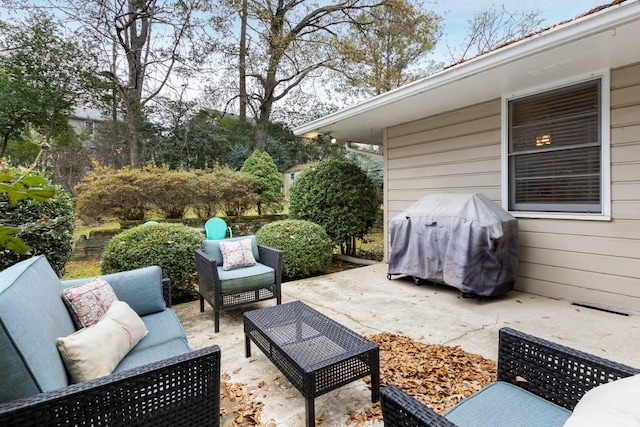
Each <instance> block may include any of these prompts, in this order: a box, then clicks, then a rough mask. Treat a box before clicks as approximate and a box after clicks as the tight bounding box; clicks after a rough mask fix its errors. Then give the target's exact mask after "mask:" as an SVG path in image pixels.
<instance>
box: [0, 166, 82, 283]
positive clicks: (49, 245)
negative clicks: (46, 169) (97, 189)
mask: <svg viewBox="0 0 640 427" xmlns="http://www.w3.org/2000/svg"><path fill="white" fill-rule="evenodd" d="M3 174H4V175H5V176H7V177H9V176H11V175H12V174H14V176H16V177H18V176H20V175H19V171H18V170H16V169H11V168H7V169H5V170H4V171H3ZM28 176H29V177H40V178H39V179H40V180H42V179H43V178H44V175H42V174H41V173H39V172H30V173H29V174H28ZM20 179H21V180H22V181H21V182H22V183H24V182H28V181H29V180H30V178H25V177H22V178H20ZM52 188H54V189H55V191H54V193H53V196H52V197H51V198H49V199H48V200H44V201H40V200H34V199H31V198H23V199H22V200H20V199H18V200H16V201H15V203H11V201H10V200H9V194H7V193H0V224H3V225H8V226H14V227H17V228H19V229H21V231H20V232H18V233H17V234H16V235H15V237H17V238H20V239H21V240H22V241H23V242H24V243H26V244H27V245H28V246H29V253H27V254H19V253H17V252H15V251H13V250H11V249H9V248H0V270H3V269H5V268H7V267H9V266H11V265H13V264H15V263H17V262H19V261H22V260H24V259H27V258H30V257H32V256H35V255H45V256H46V257H47V260H48V261H49V264H50V265H51V267H53V269H54V271H55V272H56V274H58V276H62V275H63V274H64V265H65V263H66V262H67V261H68V260H69V258H70V257H71V251H72V241H73V228H74V226H75V218H76V212H75V209H74V207H73V201H72V199H71V194H70V193H69V192H68V191H66V190H65V189H64V188H62V187H61V186H60V185H54V186H52ZM14 197H16V195H14Z"/></svg>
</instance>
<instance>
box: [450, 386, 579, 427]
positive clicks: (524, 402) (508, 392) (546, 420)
mask: <svg viewBox="0 0 640 427" xmlns="http://www.w3.org/2000/svg"><path fill="white" fill-rule="evenodd" d="M570 415H571V412H570V411H568V410H567V409H564V408H562V407H560V406H558V405H555V404H553V403H551V402H549V401H547V400H545V399H543V398H541V397H538V396H536V395H535V394H533V393H530V392H528V391H526V390H524V389H522V388H520V387H518V386H516V385H513V384H509V383H506V382H501V381H499V382H496V383H492V384H490V385H488V386H487V387H485V388H483V389H482V390H480V391H479V392H477V393H475V394H473V395H472V396H470V397H468V398H466V399H464V400H463V401H462V402H460V403H458V404H457V405H456V406H454V407H453V408H451V409H450V410H449V411H448V412H447V413H445V414H444V416H445V418H447V419H448V420H449V421H451V422H453V423H455V424H456V425H458V426H459V427H467V426H469V427H513V426H527V427H554V426H558V427H560V426H562V425H563V424H564V422H565V421H566V420H567V419H568V418H569V416H570Z"/></svg>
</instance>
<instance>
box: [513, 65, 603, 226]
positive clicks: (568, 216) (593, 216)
mask: <svg viewBox="0 0 640 427" xmlns="http://www.w3.org/2000/svg"><path fill="white" fill-rule="evenodd" d="M596 78H599V79H600V81H601V85H602V105H601V109H602V123H601V126H602V128H601V129H600V131H601V135H602V141H601V143H602V164H601V168H602V181H601V185H602V213H598V214H587V213H578V214H576V213H568V212H567V213H564V212H527V211H511V210H509V108H508V102H509V101H511V100H513V99H518V98H522V97H525V96H530V95H535V94H538V93H541V92H547V91H551V90H554V89H561V88H563V87H566V86H570V85H574V84H578V83H582V82H585V81H588V80H593V79H596ZM501 110H502V111H501V123H502V125H501V140H502V144H501V145H502V147H501V165H502V168H501V183H502V184H501V187H502V188H501V195H502V208H503V209H504V210H506V211H508V212H509V213H510V214H511V215H513V216H514V217H516V218H554V219H576V220H597V221H610V220H611V77H610V71H609V70H608V69H607V70H601V71H597V72H593V73H591V74H588V75H584V76H579V77H576V78H574V79H571V80H564V81H559V82H554V83H553V84H550V85H547V86H542V87H537V88H535V89H531V90H527V91H522V92H516V93H510V94H507V95H503V96H502V102H501Z"/></svg>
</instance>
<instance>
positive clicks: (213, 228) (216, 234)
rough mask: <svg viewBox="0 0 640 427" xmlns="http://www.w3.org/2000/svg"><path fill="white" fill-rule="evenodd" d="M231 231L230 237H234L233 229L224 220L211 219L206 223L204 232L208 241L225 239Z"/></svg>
mask: <svg viewBox="0 0 640 427" xmlns="http://www.w3.org/2000/svg"><path fill="white" fill-rule="evenodd" d="M227 231H229V237H233V232H232V231H231V227H229V226H228V225H227V223H226V222H224V220H223V219H222V218H209V219H208V220H207V222H205V223H204V232H205V234H206V235H207V239H208V240H216V239H224V238H225V237H226V235H227Z"/></svg>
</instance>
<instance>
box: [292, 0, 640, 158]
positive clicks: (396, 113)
mask: <svg viewBox="0 0 640 427" xmlns="http://www.w3.org/2000/svg"><path fill="white" fill-rule="evenodd" d="M639 43H640V0H631V1H626V2H623V3H619V4H617V5H612V6H610V7H608V8H605V9H603V10H600V11H598V12H594V13H591V14H588V15H586V16H583V17H580V18H577V19H575V20H573V21H569V22H567V23H563V24H560V25H557V26H555V27H552V28H550V29H548V30H546V31H543V32H541V33H538V34H535V35H533V36H530V37H528V38H526V39H523V40H520V41H518V42H515V43H512V44H509V45H507V46H505V47H502V48H500V49H497V50H495V51H492V52H490V53H487V54H484V55H481V56H478V57H476V58H474V59H471V60H468V61H466V62H463V63H461V64H458V65H456V66H453V67H451V68H447V69H444V70H442V71H440V72H438V73H436V74H433V75H431V76H429V77H425V78H423V79H420V80H417V81H415V82H413V83H411V84H408V85H405V86H402V87H400V88H398V89H394V90H392V91H390V92H386V93H384V94H382V95H378V96H376V97H374V98H371V99H369V100H367V101H364V102H362V103H360V104H357V105H355V106H352V107H349V108H345V109H343V110H340V111H337V112H335V113H332V114H330V115H328V116H325V117H323V118H320V119H317V120H314V121H311V122H309V123H306V124H304V125H301V126H298V127H296V128H295V129H294V130H293V132H294V133H295V134H296V135H300V136H306V137H310V138H311V137H315V136H317V135H320V134H331V135H332V136H333V137H335V138H337V139H338V140H342V141H351V142H359V143H365V144H375V145H381V144H382V133H383V129H385V128H388V127H391V126H396V125H400V124H403V123H408V122H411V121H414V120H418V119H421V118H424V117H429V116H433V115H437V114H440V113H444V112H447V111H451V110H455V109H458V108H461V107H464V106H468V105H474V104H477V103H480V102H484V101H488V100H491V99H496V98H499V97H501V96H503V95H509V94H512V93H520V92H524V91H530V90H532V89H535V88H537V87H544V86H548V85H549V84H550V83H553V82H561V81H563V80H570V79H572V78H576V76H585V75H586V74H588V73H591V72H597V71H602V70H604V69H609V68H616V67H620V66H623V65H626V64H631V63H635V62H640V46H639V45H638V44H639Z"/></svg>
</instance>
